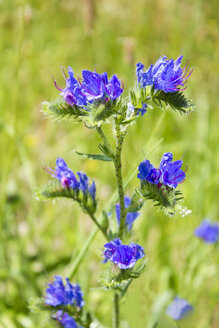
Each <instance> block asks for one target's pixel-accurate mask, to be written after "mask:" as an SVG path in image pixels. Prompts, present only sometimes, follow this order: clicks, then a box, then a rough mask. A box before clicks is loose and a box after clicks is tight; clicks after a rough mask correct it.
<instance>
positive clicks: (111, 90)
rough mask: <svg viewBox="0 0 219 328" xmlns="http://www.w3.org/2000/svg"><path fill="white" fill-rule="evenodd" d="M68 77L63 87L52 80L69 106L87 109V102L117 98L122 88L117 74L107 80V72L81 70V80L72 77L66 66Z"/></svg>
mask: <svg viewBox="0 0 219 328" xmlns="http://www.w3.org/2000/svg"><path fill="white" fill-rule="evenodd" d="M68 75H69V77H68V78H67V77H66V76H65V79H66V87H65V89H62V88H60V87H59V86H58V85H57V83H56V81H54V83H55V86H56V88H57V89H58V90H59V91H61V95H62V96H63V98H64V100H65V102H66V103H67V104H69V105H71V106H73V105H77V106H79V107H83V108H85V109H87V106H89V104H92V103H95V104H101V103H106V102H108V101H113V100H115V99H117V98H118V97H119V96H120V95H121V94H122V92H123V88H122V85H121V82H120V80H119V79H118V77H117V75H115V74H114V75H113V76H112V77H111V79H110V80H109V79H108V77H107V73H106V72H105V73H103V74H98V73H96V72H91V71H88V70H83V71H82V78H83V79H82V81H81V80H80V79H79V80H78V81H77V80H76V79H75V78H74V73H73V70H72V68H71V67H68Z"/></svg>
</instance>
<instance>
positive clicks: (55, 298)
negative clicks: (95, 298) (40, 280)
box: [45, 276, 84, 307]
mask: <svg viewBox="0 0 219 328" xmlns="http://www.w3.org/2000/svg"><path fill="white" fill-rule="evenodd" d="M65 280H66V284H65V285H64V283H63V280H62V277H60V276H55V279H54V281H53V282H52V283H51V284H48V288H47V289H46V295H45V304H47V305H51V306H59V305H68V304H71V305H73V304H74V305H76V306H78V307H83V306H84V300H83V293H82V291H81V288H80V286H79V285H77V284H71V283H70V281H69V279H68V278H66V279H65Z"/></svg>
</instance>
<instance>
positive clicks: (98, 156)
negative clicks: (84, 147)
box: [73, 150, 113, 162]
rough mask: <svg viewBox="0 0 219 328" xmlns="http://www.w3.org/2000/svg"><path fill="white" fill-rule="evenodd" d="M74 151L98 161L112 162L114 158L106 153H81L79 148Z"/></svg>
mask: <svg viewBox="0 0 219 328" xmlns="http://www.w3.org/2000/svg"><path fill="white" fill-rule="evenodd" d="M73 152H74V153H76V154H77V155H79V156H81V157H84V158H88V159H93V160H97V161H104V162H111V161H112V160H113V158H111V157H109V156H106V155H101V154H87V153H80V152H79V151H77V150H73Z"/></svg>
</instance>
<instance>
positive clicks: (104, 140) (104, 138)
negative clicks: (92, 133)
mask: <svg viewBox="0 0 219 328" xmlns="http://www.w3.org/2000/svg"><path fill="white" fill-rule="evenodd" d="M96 130H97V132H98V133H99V135H100V136H101V138H102V140H103V142H104V143H105V145H106V146H107V147H108V148H109V149H111V146H110V143H109V141H108V139H107V137H106V136H105V134H104V132H103V130H102V128H101V127H100V126H98V127H96Z"/></svg>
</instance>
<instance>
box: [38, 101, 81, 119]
mask: <svg viewBox="0 0 219 328" xmlns="http://www.w3.org/2000/svg"><path fill="white" fill-rule="evenodd" d="M41 112H42V113H43V114H44V115H45V116H47V117H52V118H53V119H55V120H58V121H62V120H69V119H75V118H78V117H80V116H86V115H87V112H86V110H84V109H81V108H79V107H77V106H70V105H68V104H67V103H66V102H65V101H64V99H62V98H58V99H57V100H55V101H53V102H51V103H49V102H47V101H44V102H43V103H42V108H41Z"/></svg>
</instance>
